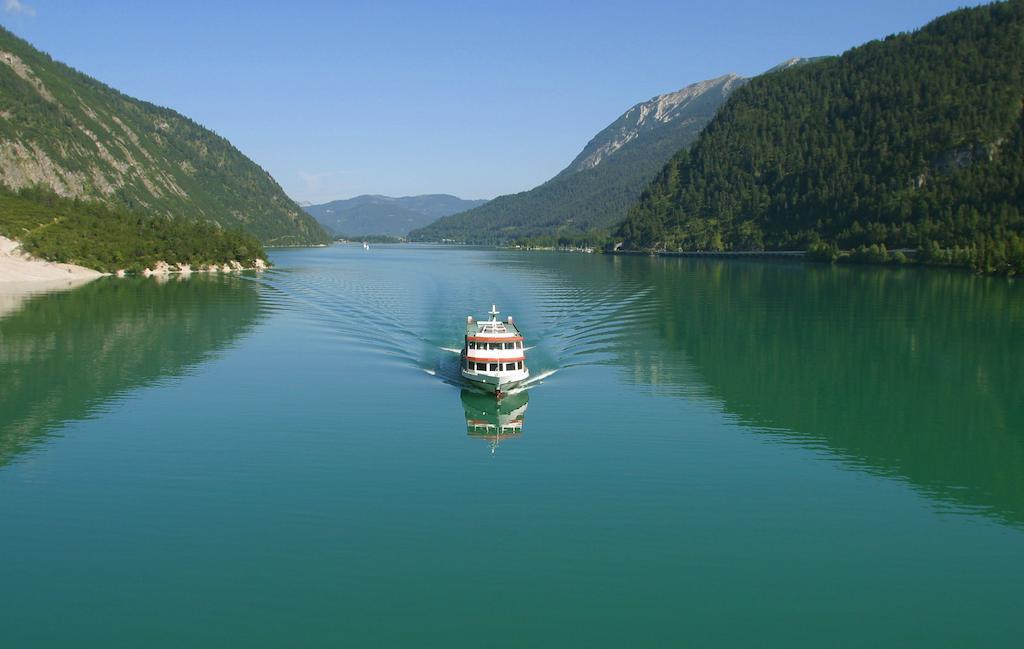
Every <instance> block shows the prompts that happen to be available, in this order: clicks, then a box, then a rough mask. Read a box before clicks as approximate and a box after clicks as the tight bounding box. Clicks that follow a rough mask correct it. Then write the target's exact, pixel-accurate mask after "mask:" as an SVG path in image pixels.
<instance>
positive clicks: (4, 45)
mask: <svg viewBox="0 0 1024 649" xmlns="http://www.w3.org/2000/svg"><path fill="white" fill-rule="evenodd" d="M0 57H2V60H0V184H3V185H6V186H7V187H8V188H11V189H20V188H23V187H27V186H33V185H38V184H41V185H43V186H46V187H49V188H50V189H53V190H54V191H56V192H57V193H59V194H61V195H64V196H68V197H76V198H83V199H93V200H101V201H103V202H105V203H107V204H108V205H112V206H117V207H122V208H127V209H130V210H133V211H137V212H139V213H144V214H146V215H150V216H175V217H182V218H187V219H193V220H206V221H212V222H215V223H218V224H220V225H221V226H223V227H225V228H228V229H233V228H237V227H241V228H243V229H244V230H245V231H246V232H249V233H251V234H253V235H255V236H257V237H259V238H260V239H261V240H262V241H263V242H264V243H268V244H276V245H289V244H309V243H318V242H322V241H325V240H327V239H328V237H327V234H326V233H325V232H324V231H323V229H322V228H321V227H320V226H319V224H317V223H316V222H315V221H314V220H313V219H312V218H311V217H310V216H308V215H307V214H305V212H303V211H302V209H301V208H299V206H298V205H296V204H295V203H294V202H293V201H292V200H291V199H289V198H288V197H287V196H286V195H285V194H284V192H283V191H282V190H281V188H280V187H279V186H278V184H277V183H276V182H275V181H274V179H273V178H271V177H270V175H269V174H268V173H267V172H266V171H264V170H263V169H261V168H260V167H259V166H258V165H256V164H255V163H253V162H252V161H251V160H249V159H248V158H246V157H245V156H244V155H243V154H242V153H241V152H240V151H238V149H236V148H235V147H234V146H232V145H231V143H230V142H228V141H227V140H225V139H224V138H222V137H220V136H218V135H217V134H215V133H213V132H212V131H210V130H208V129H205V128H203V127H201V126H199V125H198V124H196V123H195V122H193V121H192V120H190V119H188V118H187V117H184V116H182V115H180V114H178V113H176V112H174V111H172V110H169V109H166V108H161V107H159V106H155V105H153V104H149V103H146V102H143V101H139V100H137V99H133V98H131V97H128V96H126V95H124V94H122V93H120V92H118V91H117V90H114V89H112V88H109V87H107V86H105V85H104V84H102V83H100V82H98V81H96V80H95V79H92V78H90V77H88V76H86V75H84V74H81V73H79V72H77V71H76V70H74V69H72V68H70V67H68V66H66V65H64V64H62V63H59V62H57V61H54V60H53V59H51V58H50V57H49V56H47V55H46V54H44V53H42V52H40V51H38V50H36V49H35V48H33V47H32V46H31V45H29V44H28V43H26V42H25V41H23V40H21V39H19V38H17V37H15V36H14V35H12V34H11V33H10V32H8V31H6V30H3V29H2V28H0Z"/></svg>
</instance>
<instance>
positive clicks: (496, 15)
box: [0, 0, 976, 202]
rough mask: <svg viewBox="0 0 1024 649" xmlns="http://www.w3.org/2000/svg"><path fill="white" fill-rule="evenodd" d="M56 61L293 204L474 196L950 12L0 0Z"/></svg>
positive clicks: (924, 5) (440, 0) (860, 1)
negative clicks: (155, 110) (267, 177)
mask: <svg viewBox="0 0 1024 649" xmlns="http://www.w3.org/2000/svg"><path fill="white" fill-rule="evenodd" d="M0 4H2V6H3V11H0V19H2V20H3V23H4V25H5V26H6V27H8V28H9V29H11V30H12V31H14V32H15V33H17V34H18V35H20V36H22V37H23V38H26V39H27V40H29V41H30V42H31V43H32V44H33V45H35V46H36V47H38V48H40V49H42V50H45V51H46V52H48V53H50V54H51V55H52V56H54V57H55V58H57V59H59V60H61V61H64V62H65V63H68V64H70V65H72V66H74V67H75V68H78V69H79V70H82V71H83V72H85V73H87V74H89V75H92V76H94V77H96V78H98V79H100V80H101V81H103V82H105V83H107V84H109V85H111V86H113V87H115V88H117V89H119V90H121V91H123V92H125V93H127V94H129V95H133V96H135V97H139V98H141V99H146V100H148V101H151V102H154V103H157V104H161V105H165V106H168V107H170V108H173V109H175V110H178V111H180V112H182V113H184V114H185V115H188V116H189V117H191V118H193V119H195V120H196V121H198V122H199V123H201V124H203V125H205V126H207V127H209V128H212V129H213V130H215V131H217V132H218V133H220V134H221V135H223V136H225V137H227V138H228V139H229V140H231V141H232V142H233V143H234V144H235V145H236V146H238V147H239V148H240V149H241V150H242V151H243V152H245V153H246V154H247V155H248V156H249V157H251V158H252V159H253V160H255V161H256V162H257V163H259V164H260V165H262V166H263V167H264V168H266V169H267V170H269V171H270V173H271V174H273V175H274V177H275V178H277V180H278V181H279V182H280V183H281V185H282V186H283V187H284V188H285V190H286V191H287V192H288V194H289V195H291V196H292V197H293V198H295V199H297V200H312V201H315V202H321V201H327V200H330V199H334V198H346V197H349V196H354V195H356V194H363V193H379V194H390V195H407V194H420V193H434V192H448V193H454V194H457V195H460V196H463V197H466V198H490V197H493V196H495V195H498V194H504V193H509V192H514V191H522V190H525V189H529V188H530V187H533V186H534V185H537V184H538V183H540V182H543V181H544V180H546V179H547V178H549V177H551V176H552V175H554V174H555V173H556V172H558V171H559V170H560V169H561V168H562V167H564V166H565V165H566V164H568V162H569V161H570V160H571V159H572V158H573V157H574V156H575V155H576V153H578V152H579V150H580V149H581V148H582V147H583V146H584V145H585V144H586V143H587V140H589V139H590V137H591V136H593V135H594V134H595V133H597V132H598V131H599V130H600V129H601V128H603V127H604V126H606V125H607V124H608V123H609V122H611V121H612V120H614V119H615V118H616V117H617V116H618V115H619V114H621V113H622V112H624V111H625V110H626V109H627V108H629V107H630V106H631V105H633V104H635V103H637V102H639V101H642V100H645V99H648V98H650V97H651V96H653V95H657V94H661V93H663V92H668V91H672V90H676V89H678V88H680V87H682V86H685V85H687V84H689V83H693V82H695V81H699V80H702V79H707V78H711V77H716V76H719V75H721V74H724V73H726V72H736V73H738V74H743V75H753V74H757V73H758V72H761V71H763V70H765V69H767V68H769V67H771V66H773V65H775V64H777V63H779V62H781V61H783V60H785V59H788V58H791V57H793V56H817V55H823V54H837V53H839V52H842V51H844V50H846V49H848V48H849V47H852V46H854V45H857V44H860V43H862V42H864V41H867V40H871V39H873V38H880V37H883V36H885V35H887V34H890V33H893V32H898V31H907V30H911V29H914V28H916V27H919V26H921V25H923V24H924V23H926V22H927V21H929V20H931V19H932V18H934V17H936V16H938V15H940V14H943V13H946V12H947V11H950V10H952V9H955V8H956V7H957V6H958V5H963V4H976V3H973V2H964V0H960V1H959V2H958V1H957V0H849V1H847V0H833V1H832V2H822V1H821V0H815V1H811V0H794V1H791V2H781V1H780V2H765V1H764V0H756V1H749V0H735V1H731V2H730V1H718V2H715V1H710V0H709V1H705V2H699V3H698V2H685V1H678V0H677V1H675V2H671V1H668V2H661V1H658V0H650V1H647V2H626V1H622V0H619V1H617V2H558V1H555V0H549V1H545V2H533V1H530V0H500V1H493V2H492V1H488V0H477V1H475V2H446V1H445V0H434V1H424V2H387V1H386V0H378V1H376V2H346V1H338V2H326V1H321V2H316V1H310V2H302V1H301V0H291V1H287V2H282V1H280V0H275V1H263V0H248V1H245V2H242V1H237V2H235V1H230V2H229V1H218V0H207V1H197V2H193V1H191V0H180V1H178V2H166V1H162V2H155V1H148V0H0Z"/></svg>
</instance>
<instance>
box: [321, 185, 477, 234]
mask: <svg viewBox="0 0 1024 649" xmlns="http://www.w3.org/2000/svg"><path fill="white" fill-rule="evenodd" d="M486 202H487V201H483V200H465V199H462V198H459V197H457V196H452V195H451V194H423V195H421V196H402V197H401V198H392V197H390V196H378V195H375V194H364V195H362V196H356V197H355V198H349V199H345V200H338V201H331V202H330V203H324V204H322V205H308V206H306V207H305V208H304V209H305V210H306V212H308V213H309V214H311V215H312V216H313V218H315V219H316V220H317V222H319V223H320V225H322V226H324V227H325V228H326V229H327V230H328V232H331V233H333V234H335V235H348V236H360V235H368V234H387V235H391V236H396V237H404V236H405V235H407V234H409V231H410V230H415V229H416V228H421V227H423V226H425V225H428V224H430V223H433V222H434V221H436V220H437V219H439V218H441V217H443V216H448V215H449V214H455V213H456V212H464V211H466V210H468V209H471V208H474V207H477V206H478V205H483V204H484V203H486Z"/></svg>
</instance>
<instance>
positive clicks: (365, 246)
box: [363, 241, 370, 250]
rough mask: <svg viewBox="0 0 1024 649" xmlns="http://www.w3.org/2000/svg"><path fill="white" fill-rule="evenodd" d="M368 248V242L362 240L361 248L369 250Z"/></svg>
mask: <svg viewBox="0 0 1024 649" xmlns="http://www.w3.org/2000/svg"><path fill="white" fill-rule="evenodd" d="M369 249H370V244H368V243H366V242H365V241H364V242H363V250H369Z"/></svg>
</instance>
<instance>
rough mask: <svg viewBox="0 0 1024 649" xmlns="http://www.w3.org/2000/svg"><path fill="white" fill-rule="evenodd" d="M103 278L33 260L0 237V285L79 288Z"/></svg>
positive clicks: (68, 266) (72, 267)
mask: <svg viewBox="0 0 1024 649" xmlns="http://www.w3.org/2000/svg"><path fill="white" fill-rule="evenodd" d="M104 275H106V273H101V272H100V271H98V270H93V269H92V268H86V267H85V266H78V265H76V264H62V263H59V262H55V261H46V260H45V259H39V258H38V257H33V256H32V255H30V254H28V253H27V252H24V251H22V250H21V244H20V243H19V242H18V241H16V240H14V239H9V238H7V237H5V236H0V284H19V285H20V284H35V283H57V284H60V283H61V282H69V281H70V282H73V283H76V284H78V283H84V282H87V281H91V280H94V279H96V278H97V277H103V276H104Z"/></svg>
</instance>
